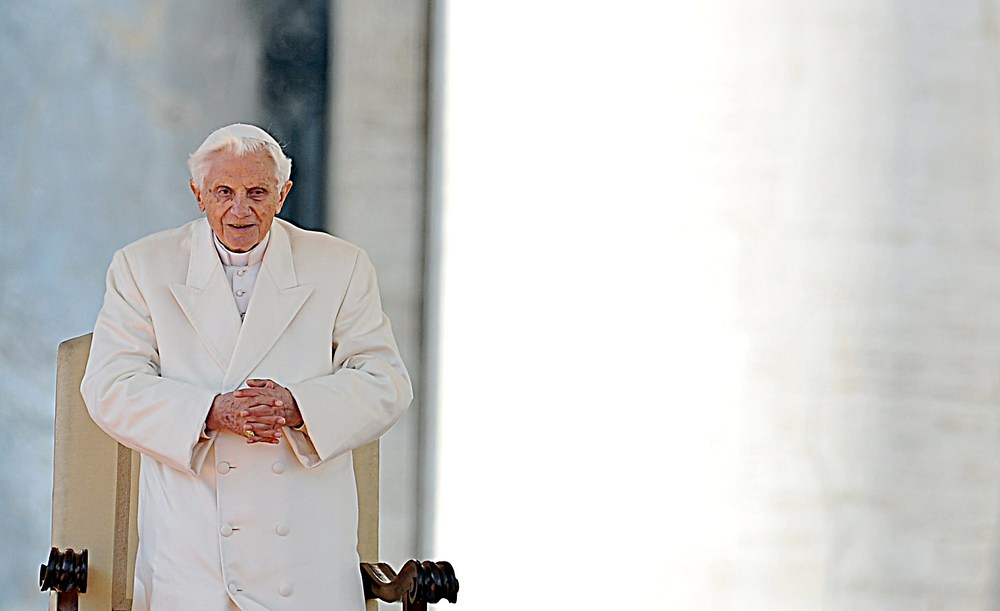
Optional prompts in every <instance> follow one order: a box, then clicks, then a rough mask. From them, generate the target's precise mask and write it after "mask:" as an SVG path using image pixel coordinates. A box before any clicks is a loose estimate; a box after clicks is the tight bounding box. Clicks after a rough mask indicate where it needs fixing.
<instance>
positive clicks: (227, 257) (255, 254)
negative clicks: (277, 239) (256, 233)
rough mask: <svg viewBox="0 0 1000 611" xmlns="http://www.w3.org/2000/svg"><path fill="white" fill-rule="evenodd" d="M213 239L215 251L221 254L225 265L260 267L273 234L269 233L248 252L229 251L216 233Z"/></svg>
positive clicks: (220, 257) (220, 256)
mask: <svg viewBox="0 0 1000 611" xmlns="http://www.w3.org/2000/svg"><path fill="white" fill-rule="evenodd" d="M212 238H213V239H214V240H215V250H217V251H218V252H219V259H221V260H222V264H223V265H233V266H236V267H247V266H251V265H258V264H260V262H261V261H263V260H264V250H266V249H267V241H268V240H269V239H271V232H270V231H268V232H267V235H265V236H264V239H263V240H261V241H260V243H259V244H257V245H256V246H254V247H253V248H251V249H250V250H248V251H247V252H233V251H231V250H229V249H228V248H226V246H225V244H223V243H222V242H220V241H219V236H217V235H215V232H214V231H213V232H212Z"/></svg>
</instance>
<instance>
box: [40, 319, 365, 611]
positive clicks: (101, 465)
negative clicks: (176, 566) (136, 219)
mask: <svg viewBox="0 0 1000 611" xmlns="http://www.w3.org/2000/svg"><path fill="white" fill-rule="evenodd" d="M91 335H92V334H89V333H88V334H87V335H83V336H81V337H76V338H73V339H69V340H66V341H64V342H62V343H61V344H59V356H58V369H57V372H56V416H55V455H54V465H53V477H52V546H53V547H58V548H60V549H65V548H72V549H74V550H76V551H78V552H79V551H81V550H83V549H87V550H88V555H89V568H88V578H87V593H86V594H84V595H82V596H80V611H91V610H93V611H109V610H110V611H130V610H131V609H132V581H133V577H134V567H135V554H136V549H137V546H138V534H137V528H136V509H137V506H138V496H139V453H138V452H136V451H134V450H131V449H129V448H126V447H125V446H123V445H121V444H120V443H118V442H116V441H115V440H114V439H112V438H111V437H108V435H107V434H105V433H104V431H102V430H101V429H100V428H98V426H97V425H96V424H94V421H93V420H91V418H90V414H89V413H88V412H87V406H86V405H85V404H84V402H83V397H82V396H81V395H80V382H81V381H82V380H83V373H84V371H85V369H86V367H87V358H88V356H89V354H90V341H91ZM353 458H354V476H355V478H356V480H357V486H358V553H359V555H360V556H361V560H362V562H378V507H379V443H378V440H376V441H373V442H372V443H369V444H368V445H366V446H363V447H360V448H358V449H356V450H354V457H353ZM55 605H56V594H55V593H52V594H51V597H50V604H49V607H50V609H52V610H55V608H56V606H55ZM376 608H377V607H376V602H375V601H373V600H372V601H368V609H369V611H374V610H375V609H376Z"/></svg>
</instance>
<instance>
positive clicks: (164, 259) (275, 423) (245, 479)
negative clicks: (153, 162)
mask: <svg viewBox="0 0 1000 611" xmlns="http://www.w3.org/2000/svg"><path fill="white" fill-rule="evenodd" d="M189 167H190V169H191V177H192V178H191V191H192V192H193V193H194V196H195V199H196V200H197V201H198V207H199V209H201V211H203V212H204V213H205V217H204V218H199V219H198V220H196V221H193V222H191V223H188V224H187V225H184V226H182V227H179V228H177V229H172V230H168V231H163V232H160V233H155V234H153V235H150V236H147V237H145V238H143V239H141V240H138V241H137V242H134V243H132V244H130V245H128V246H126V247H125V248H123V249H122V250H119V251H118V252H116V253H115V255H114V258H113V260H112V263H111V268H110V270H109V271H108V277H107V292H106V294H105V298H104V305H103V307H102V308H101V312H100V314H99V315H98V318H97V323H96V325H95V327H94V337H93V347H92V349H91V353H90V359H89V361H88V363H87V372H86V375H85V377H84V380H83V385H82V387H81V391H82V393H83V397H84V399H85V400H86V403H87V407H88V409H89V410H90V413H91V415H92V417H93V419H94V421H95V422H97V424H98V425H99V426H100V427H101V428H102V429H104V430H105V431H106V432H107V433H108V434H109V435H111V436H112V437H114V438H115V439H117V440H118V441H120V442H121V443H123V444H125V445H126V446H129V447H131V448H134V449H136V450H138V451H139V452H141V453H142V461H141V476H140V484H139V550H138V556H137V558H136V567H135V592H134V600H133V609H135V610H136V611H141V610H145V609H152V610H153V611H157V610H176V609H198V610H205V611H214V610H220V611H221V610H228V609H233V608H240V609H247V610H260V609H297V610H303V609H306V610H308V609H338V610H345V609H358V610H360V609H363V608H364V596H363V593H362V586H361V579H360V575H359V571H358V556H357V551H356V546H357V534H356V533H357V491H356V490H355V485H354V474H353V467H352V464H351V452H350V451H351V450H352V449H353V448H356V447H358V446H360V445H363V444H365V443H368V442H369V441H371V440H373V439H376V438H377V437H379V436H380V435H382V434H383V433H384V432H385V431H386V430H387V429H388V428H389V427H390V426H391V425H392V424H393V423H394V422H395V421H396V420H398V419H399V417H400V416H401V415H402V413H403V411H404V410H405V409H406V407H407V406H408V404H409V402H410V400H411V398H412V391H411V389H410V380H409V377H408V375H407V372H406V369H405V367H404V366H403V363H402V361H401V359H400V357H399V353H398V350H397V348H396V343H395V341H394V339H393V336H392V331H391V329H390V326H389V321H388V319H387V318H386V317H385V315H384V314H383V313H382V308H381V303H380V300H379V294H378V288H377V286H376V282H375V273H374V271H373V269H372V266H371V263H370V262H369V260H368V257H367V256H366V255H365V253H364V252H363V251H362V250H360V249H359V248H357V247H356V246H353V245H351V244H348V243H347V242H344V241H342V240H339V239H337V238H334V237H331V236H329V235H326V234H323V233H317V232H310V231H304V230H302V229H299V228H297V227H295V226H293V225H291V224H289V223H287V222H284V221H282V220H280V219H275V214H277V213H278V212H279V211H280V210H281V206H282V204H283V203H284V201H285V198H286V197H287V196H288V192H289V190H290V189H291V187H292V183H291V181H289V175H290V172H291V160H290V159H288V158H287V157H286V156H285V155H284V153H283V152H282V150H281V147H280V146H279V145H278V143H277V142H276V141H275V140H274V139H273V138H272V137H271V136H270V135H269V134H267V133H266V132H264V131H263V130H261V129H259V128H257V127H253V126H250V125H242V124H236V125H230V126H228V127H224V128H222V129H219V130H217V131H216V132H214V133H212V134H211V135H210V136H209V137H208V138H207V139H206V140H205V142H204V143H203V144H202V145H201V146H200V147H199V148H198V150H197V151H195V152H194V154H192V155H191V158H190V160H189Z"/></svg>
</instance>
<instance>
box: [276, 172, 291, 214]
mask: <svg viewBox="0 0 1000 611" xmlns="http://www.w3.org/2000/svg"><path fill="white" fill-rule="evenodd" d="M291 190H292V181H290V180H289V181H288V182H286V183H285V186H284V187H282V188H281V193H279V194H278V207H277V209H275V211H274V213H275V214H278V213H279V212H281V207H282V206H284V205H285V198H286V197H288V192H289V191H291Z"/></svg>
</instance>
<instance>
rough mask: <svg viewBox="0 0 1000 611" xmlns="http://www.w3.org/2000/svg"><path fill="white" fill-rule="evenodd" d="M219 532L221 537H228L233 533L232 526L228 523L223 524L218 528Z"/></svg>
mask: <svg viewBox="0 0 1000 611" xmlns="http://www.w3.org/2000/svg"><path fill="white" fill-rule="evenodd" d="M219 532H220V533H221V534H222V536H223V537H228V536H229V535H231V534H233V527H232V526H230V525H229V524H223V525H222V526H221V527H220V528H219Z"/></svg>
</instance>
